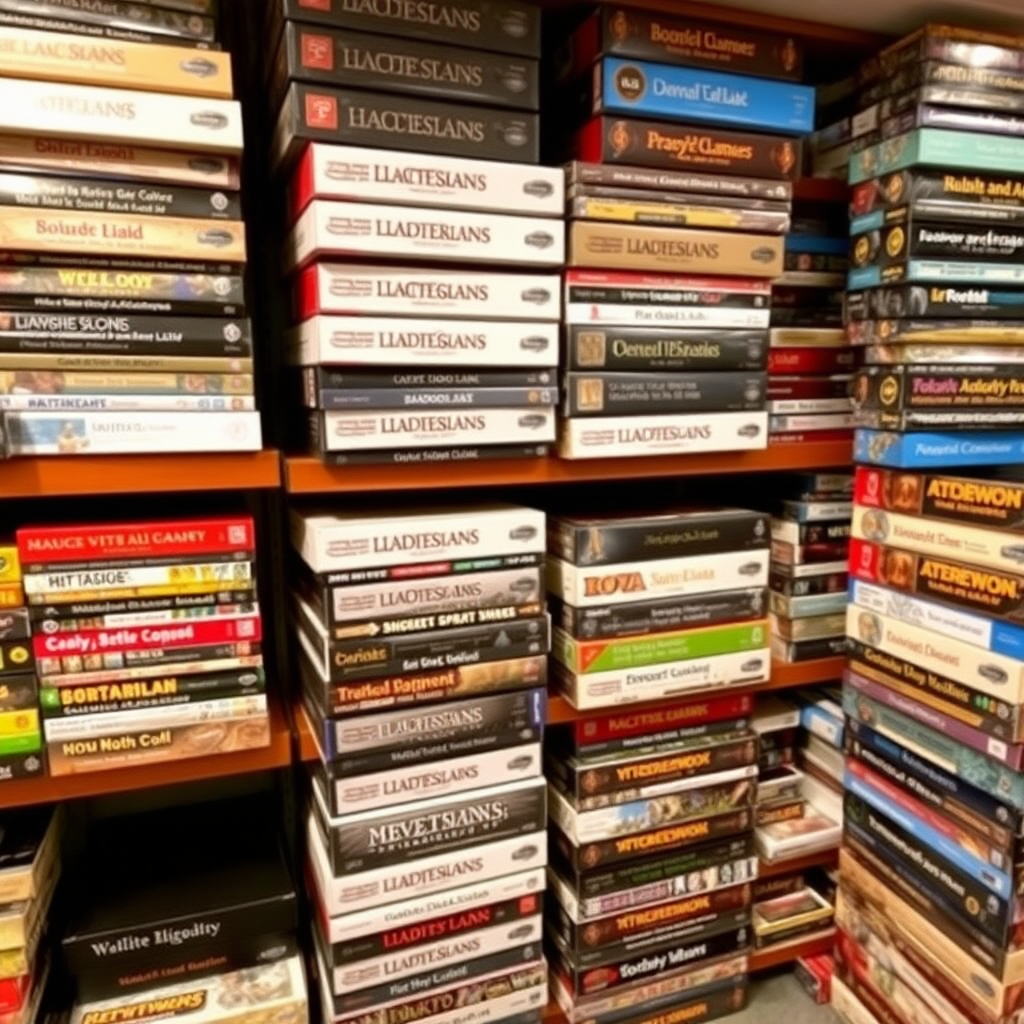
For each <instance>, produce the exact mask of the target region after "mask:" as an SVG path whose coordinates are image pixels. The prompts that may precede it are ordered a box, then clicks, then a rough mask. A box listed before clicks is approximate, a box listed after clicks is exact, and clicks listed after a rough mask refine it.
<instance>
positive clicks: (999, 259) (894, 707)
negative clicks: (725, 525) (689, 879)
mask: <svg viewBox="0 0 1024 1024" xmlns="http://www.w3.org/2000/svg"><path fill="white" fill-rule="evenodd" d="M878 65H879V67H880V69H881V78H880V83H879V84H878V85H876V86H875V87H874V91H873V93H872V98H873V99H874V100H875V101H876V102H877V103H878V104H879V105H880V108H881V110H882V111H883V113H884V114H885V115H886V116H884V117H883V118H882V120H881V123H880V131H881V134H882V136H883V137H884V139H885V141H883V142H882V143H880V144H879V145H877V146H875V147H869V148H867V149H864V150H863V151H862V152H860V153H858V154H857V155H856V156H855V157H854V158H853V159H852V160H851V163H850V179H851V182H852V184H853V186H854V199H853V209H852V214H853V221H852V234H853V238H852V247H851V258H852V261H853V264H854V265H853V267H852V269H851V272H850V282H849V283H850V288H851V294H850V295H849V297H848V316H849V317H850V324H849V328H848V329H849V332H850V336H851V339H852V340H853V341H854V343H855V344H858V345H861V346H864V347H863V352H864V355H865V362H866V363H867V366H866V367H865V369H864V370H863V371H861V372H860V373H858V375H857V377H856V379H855V390H854V397H855V403H856V408H857V416H858V421H859V424H860V426H861V429H859V430H858V431H857V437H856V447H855V459H856V461H857V462H858V463H860V465H859V466H858V468H857V470H856V478H855V493H854V510H853V523H852V540H851V551H850V574H851V585H850V599H851V604H850V607H849V609H848V613H847V615H848V619H847V630H848V633H849V637H850V655H849V658H850V660H849V669H848V672H847V676H846V681H845V687H844V692H843V707H844V710H845V713H846V715H847V723H846V727H845V745H846V750H847V754H848V756H847V760H846V768H845V780H844V781H845V789H846V793H845V801H844V848H843V851H842V854H841V863H840V879H841V887H840V895H839V902H838V906H837V922H838V925H839V928H840V941H839V943H838V945H837V949H836V969H837V977H836V980H835V984H834V986H833V1001H834V1004H835V1005H836V1006H837V1008H839V1009H840V1012H841V1013H842V1014H843V1015H844V1016H845V1018H846V1019H847V1020H850V1021H853V1020H857V1021H860V1020H871V1019H872V1018H874V1019H877V1020H886V1019H889V1013H890V1007H891V1006H892V1005H893V1004H895V1005H898V1006H901V1007H906V1013H905V1016H906V1017H908V1018H910V1017H924V1016H932V1017H936V1018H938V1019H940V1020H954V1019H955V1020H960V1019H985V1020H994V1021H995V1020H998V1021H1005V1020H1011V1019H1014V1018H1015V1017H1016V1016H1017V1015H1019V1013H1020V1010H1021V1006H1022V1001H1021V998H1022V997H1021V988H1020V985H1019V962H1018V960H1019V956H1020V951H1019V946H1020V925H1019V907H1018V904H1017V899H1018V898H1017V891H1018V881H1017V880H1018V878H1019V874H1020V836H1021V821H1022V812H1024V771H1022V770H1024V731H1022V729H1021V722H1022V717H1024V716H1022V708H1024V645H1022V642H1024V636H1022V634H1021V630H1020V627H1019V625H1018V624H1017V620H1018V619H1019V612H1020V607H1019V605H1020V602H1019V595H1020V593H1021V592H1022V591H1021V588H1022V587H1024V578H1022V577H1021V573H1020V550H1021V549H1020V536H1021V528H1022V526H1021V517H1020V512H1019V510H1020V509H1021V507H1022V506H1024V489H1022V488H1021V485H1020V484H1019V483H1015V482H1012V480H1010V481H1006V480H1005V478H1006V477H1013V476H1014V475H1016V474H1019V467H1020V464H1021V463H1022V461H1024V454H1022V453H1024V434H1022V433H1021V431H1020V424H1021V423H1022V421H1024V400H1022V397H1021V394H1020V388H1019V364H1018V363H1017V362H1016V359H1017V358H1018V357H1017V355H1016V352H1015V349H1014V348H1013V343H1019V342H1020V341H1021V339H1022V338H1024V333H1022V331H1021V321H1020V320H1018V319H1013V318H1014V317H1015V316H1017V315H1018V313H1019V303H1020V298H1021V294H1022V293H1021V290H1020V288H1019V287H1017V282H1018V281H1019V273H1020V270H1021V263H1020V252H1021V236H1020V234H1019V231H1018V225H1019V223H1020V222H1021V218H1022V216H1024V214H1022V208H1021V205H1020V204H1021V200H1020V199H1019V198H1018V197H1019V195H1020V186H1021V179H1020V177H1019V173H1020V166H1021V163H1020V161H1021V158H1022V155H1024V148H1022V146H1024V143H1022V142H1021V139H1020V138H1019V137H1018V136H1019V130H1020V119H1019V118H1018V117H1017V116H1016V115H1015V114H1010V113H1007V110H1008V109H1016V107H1015V104H1018V103H1019V95H1020V94H1019V89H1020V86H1021V84H1022V83H1024V76H1022V71H1021V69H1022V68H1024V50H1022V42H1021V40H1020V39H1019V38H1015V37H1005V38H1000V37H998V36H995V37H994V36H992V35H991V34H975V33H972V32H970V31H968V30H961V29H956V28H950V27H947V26H928V27H926V28H924V29H923V30H921V31H920V32H917V33H915V34H914V35H912V36H910V37H908V38H906V39H904V40H901V41H900V42H898V43H896V44H894V45H893V46H892V47H891V48H889V49H888V50H886V51H884V52H883V53H882V55H881V57H880V59H879V61H878ZM954 83H955V84H954ZM883 961H884V962H885V964H886V965H887V968H886V970H887V980H886V984H885V987H884V992H883V991H882V990H881V988H880V986H879V983H878V978H879V974H878V971H877V965H878V964H880V963H882V962H883Z"/></svg>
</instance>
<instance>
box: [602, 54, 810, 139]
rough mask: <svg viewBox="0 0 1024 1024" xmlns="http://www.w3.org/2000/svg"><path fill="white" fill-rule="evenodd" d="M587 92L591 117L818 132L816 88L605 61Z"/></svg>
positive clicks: (614, 59) (666, 66)
mask: <svg viewBox="0 0 1024 1024" xmlns="http://www.w3.org/2000/svg"><path fill="white" fill-rule="evenodd" d="M585 89H586V91H585V97H586V105H587V109H588V112H589V113H591V114H624V115H634V116H639V117H650V118H664V119H666V120H670V121H698V122H702V121H707V122H711V123H712V124H715V125H718V126H721V125H736V126H740V127H744V128H754V129H756V130H761V131H770V132H782V133H789V134H792V135H804V134H806V133H808V132H810V131H811V130H812V129H813V128H814V89H812V88H811V87H809V86H806V85H797V84H795V83H790V82H770V81H766V80H765V79H760V78H747V77H744V76H741V75H732V74H724V73H722V72H719V71H704V70H696V69H689V68H683V67H677V66H674V65H672V64H652V63H648V62H646V61H638V60H624V59H623V58H620V57H602V58H601V59H599V60H598V61H597V62H596V63H595V64H594V67H593V69H592V71H591V81H590V84H589V86H588V87H585Z"/></svg>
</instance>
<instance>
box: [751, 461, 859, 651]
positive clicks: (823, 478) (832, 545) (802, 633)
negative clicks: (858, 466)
mask: <svg viewBox="0 0 1024 1024" xmlns="http://www.w3.org/2000/svg"><path fill="white" fill-rule="evenodd" d="M780 488H781V489H782V490H783V492H786V491H788V493H789V494H790V495H792V497H782V498H780V499H779V500H778V501H777V502H776V503H775V505H774V508H773V511H774V513H775V514H774V515H773V516H772V525H771V530H772V549H771V550H772V564H771V569H772V576H771V595H770V608H771V623H772V656H773V657H774V658H776V659H777V660H778V661H787V662H795V661H813V660H816V659H818V658H829V657H835V656H836V655H839V654H843V653H844V652H845V650H846V618H845V614H846V585H847V578H848V576H847V555H848V552H849V545H850V516H851V515H852V514H853V503H852V502H851V501H850V497H851V492H852V490H853V477H852V475H851V474H849V473H816V474H808V475H806V476H802V477H794V478H792V479H791V480H790V481H787V482H785V483H782V484H780Z"/></svg>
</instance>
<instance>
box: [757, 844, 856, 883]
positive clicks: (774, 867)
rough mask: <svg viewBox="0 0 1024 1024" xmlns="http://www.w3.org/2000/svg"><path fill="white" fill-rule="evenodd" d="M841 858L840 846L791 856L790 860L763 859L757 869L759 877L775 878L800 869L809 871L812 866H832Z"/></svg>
mask: <svg viewBox="0 0 1024 1024" xmlns="http://www.w3.org/2000/svg"><path fill="white" fill-rule="evenodd" d="M838 859H839V847H837V846H834V847H832V848H831V849H830V850H818V852H817V853H809V854H807V856H806V857H790V858H789V859H788V860H776V861H772V862H771V863H769V862H768V861H764V860H763V861H761V863H760V865H759V866H758V869H757V877H758V878H774V877H776V876H777V875H788V874H790V873H796V872H798V871H809V870H810V869H811V868H830V867H832V866H833V865H834V864H835V863H836V861H837V860H838Z"/></svg>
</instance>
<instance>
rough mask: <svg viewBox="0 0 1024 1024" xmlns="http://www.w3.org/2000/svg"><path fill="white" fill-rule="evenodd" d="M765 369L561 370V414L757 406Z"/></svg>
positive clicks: (761, 404) (652, 412) (763, 401)
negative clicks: (699, 371) (652, 372)
mask: <svg viewBox="0 0 1024 1024" xmlns="http://www.w3.org/2000/svg"><path fill="white" fill-rule="evenodd" d="M767 382H768V378H767V375H766V374H763V373H760V374H744V373H702V374H698V375H693V374H684V373H662V374H658V375H643V374H639V373H580V372H576V373H567V374H566V375H565V377H564V387H565V401H564V403H563V414H564V415H566V416H633V415H636V416H640V415H647V414H649V415H656V414H658V413H689V412H749V411H763V410H764V408H765V405H766V399H765V388H766V387H767Z"/></svg>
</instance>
